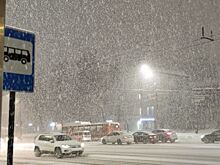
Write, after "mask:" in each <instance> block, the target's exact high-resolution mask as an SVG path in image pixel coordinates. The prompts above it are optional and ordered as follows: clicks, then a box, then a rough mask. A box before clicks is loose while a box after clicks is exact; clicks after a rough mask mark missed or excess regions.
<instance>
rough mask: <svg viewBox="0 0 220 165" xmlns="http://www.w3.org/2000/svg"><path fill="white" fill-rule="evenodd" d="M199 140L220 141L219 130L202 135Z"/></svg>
mask: <svg viewBox="0 0 220 165" xmlns="http://www.w3.org/2000/svg"><path fill="white" fill-rule="evenodd" d="M201 140H202V142H204V143H215V142H216V141H220V130H216V131H213V132H212V133H210V134H206V135H202V136H201Z"/></svg>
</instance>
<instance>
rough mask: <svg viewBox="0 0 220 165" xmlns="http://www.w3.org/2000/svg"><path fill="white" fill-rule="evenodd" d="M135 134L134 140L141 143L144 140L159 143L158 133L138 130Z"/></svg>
mask: <svg viewBox="0 0 220 165" xmlns="http://www.w3.org/2000/svg"><path fill="white" fill-rule="evenodd" d="M133 136H134V142H135V143H139V142H142V143H144V144H146V143H153V144H154V143H157V142H158V139H157V135H156V134H154V133H151V132H146V131H137V132H135V133H133Z"/></svg>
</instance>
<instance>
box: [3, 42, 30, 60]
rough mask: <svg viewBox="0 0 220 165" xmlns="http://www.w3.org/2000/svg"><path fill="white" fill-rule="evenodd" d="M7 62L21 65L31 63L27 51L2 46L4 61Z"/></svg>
mask: <svg viewBox="0 0 220 165" xmlns="http://www.w3.org/2000/svg"><path fill="white" fill-rule="evenodd" d="M9 60H15V61H21V63H22V64H26V63H27V62H30V61H31V56H30V53H29V51H28V50H25V49H18V48H13V47H8V46H4V61H5V62H8V61H9Z"/></svg>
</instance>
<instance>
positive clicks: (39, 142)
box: [34, 133, 84, 158]
mask: <svg viewBox="0 0 220 165" xmlns="http://www.w3.org/2000/svg"><path fill="white" fill-rule="evenodd" d="M34 143H35V147H34V153H35V156H36V157H40V156H41V155H42V154H50V153H53V154H55V156H56V157H57V158H62V157H63V155H70V154H75V155H81V154H82V153H83V151H84V144H83V143H79V142H77V141H75V140H73V139H72V138H71V137H69V136H67V135H65V134H61V133H53V134H40V135H38V136H37V137H36V138H35V141H34Z"/></svg>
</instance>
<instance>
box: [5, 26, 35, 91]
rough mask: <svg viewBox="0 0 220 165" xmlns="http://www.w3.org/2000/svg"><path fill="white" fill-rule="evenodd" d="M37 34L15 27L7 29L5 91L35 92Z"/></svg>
mask: <svg viewBox="0 0 220 165" xmlns="http://www.w3.org/2000/svg"><path fill="white" fill-rule="evenodd" d="M34 50H35V34H34V33H31V32H28V31H25V30H21V29H17V28H14V27H6V28H5V40H4V65H3V70H4V78H3V89H4V90H9V91H17V92H19V91H26V92H33V91H34Z"/></svg>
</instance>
